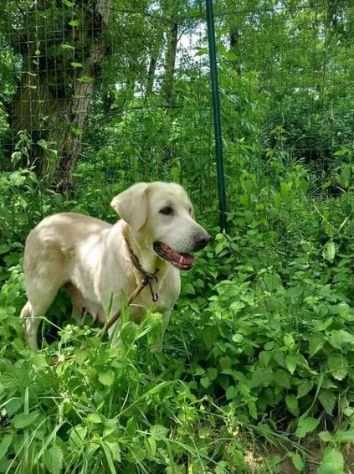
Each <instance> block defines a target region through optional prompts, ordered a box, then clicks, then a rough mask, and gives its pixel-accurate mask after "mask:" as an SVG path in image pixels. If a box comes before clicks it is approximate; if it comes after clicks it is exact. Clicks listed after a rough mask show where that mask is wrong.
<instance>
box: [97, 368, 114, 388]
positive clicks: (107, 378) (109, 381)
mask: <svg viewBox="0 0 354 474" xmlns="http://www.w3.org/2000/svg"><path fill="white" fill-rule="evenodd" d="M98 380H99V381H100V382H101V384H102V385H105V386H106V387H110V386H111V385H113V383H114V372H113V370H108V371H107V372H103V373H101V374H100V375H99V376H98Z"/></svg>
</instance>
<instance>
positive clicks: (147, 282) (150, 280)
mask: <svg viewBox="0 0 354 474" xmlns="http://www.w3.org/2000/svg"><path fill="white" fill-rule="evenodd" d="M124 240H125V243H126V244H127V248H128V251H129V256H130V260H131V261H132V263H133V265H134V267H135V268H136V269H137V270H138V272H139V273H141V275H142V276H143V279H142V281H141V287H142V288H141V289H143V288H145V287H146V286H148V287H149V289H150V293H151V299H152V301H153V302H154V303H156V302H157V301H158V300H159V293H158V291H155V290H154V284H157V283H158V278H157V273H158V272H159V269H158V268H157V269H156V270H155V271H154V273H150V272H147V271H146V270H144V268H143V266H142V265H141V263H140V260H139V258H138V257H137V256H136V255H135V253H134V252H133V249H132V248H131V246H130V243H129V241H128V239H127V238H126V237H124Z"/></svg>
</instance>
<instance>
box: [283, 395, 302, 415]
mask: <svg viewBox="0 0 354 474" xmlns="http://www.w3.org/2000/svg"><path fill="white" fill-rule="evenodd" d="M285 402H286V406H287V407H288V410H289V411H290V413H291V414H292V415H294V416H298V415H299V402H298V400H297V398H296V397H295V395H287V396H286V397H285Z"/></svg>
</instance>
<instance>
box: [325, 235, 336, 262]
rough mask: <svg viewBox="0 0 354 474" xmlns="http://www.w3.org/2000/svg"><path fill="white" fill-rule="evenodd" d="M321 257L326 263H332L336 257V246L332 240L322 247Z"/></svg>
mask: <svg viewBox="0 0 354 474" xmlns="http://www.w3.org/2000/svg"><path fill="white" fill-rule="evenodd" d="M322 256H323V258H324V259H325V260H327V261H328V262H333V260H334V258H335V256H336V245H335V243H334V242H333V241H332V240H331V241H329V242H327V243H326V244H325V246H324V247H323V251H322Z"/></svg>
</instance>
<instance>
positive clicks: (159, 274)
mask: <svg viewBox="0 0 354 474" xmlns="http://www.w3.org/2000/svg"><path fill="white" fill-rule="evenodd" d="M111 206H112V207H113V208H114V209H115V210H116V211H117V213H118V214H119V215H120V217H121V219H120V220H119V221H118V222H117V223H116V224H114V225H110V224H108V223H107V222H104V221H101V220H99V219H95V218H93V217H89V216H85V215H82V214H75V213H60V214H55V215H52V216H49V217H46V218H45V219H43V220H42V221H41V222H40V223H39V224H38V225H37V226H36V227H35V228H34V229H33V230H32V231H31V232H30V234H29V235H28V237H27V240H26V246H25V255H24V272H25V285H26V292H27V297H28V301H27V303H26V304H25V306H24V308H23V309H22V312H21V317H22V318H23V320H24V325H25V336H26V340H27V342H28V344H29V345H30V346H31V347H32V348H33V349H37V348H38V343H37V333H38V328H39V324H40V321H41V317H42V316H44V315H45V313H46V311H47V310H48V308H49V306H50V304H51V303H52V301H53V300H54V298H55V296H56V294H57V292H58V290H59V289H60V288H61V287H65V288H66V289H67V290H68V292H69V294H70V296H71V299H72V303H73V316H74V317H75V318H76V319H77V320H78V321H80V320H81V318H82V315H83V314H84V313H85V312H88V313H90V314H91V315H92V316H93V317H94V318H95V319H98V320H99V321H100V322H102V323H103V324H106V323H107V321H108V319H109V318H110V317H111V316H112V315H117V314H118V313H119V311H120V308H121V307H122V305H124V304H126V303H127V302H128V299H129V296H130V295H132V294H134V292H135V294H136V297H135V298H134V301H133V302H132V311H131V314H132V317H133V318H135V319H136V320H140V319H141V318H142V317H143V314H144V312H145V311H146V310H147V309H153V310H156V311H159V312H162V313H163V314H164V327H166V325H167V323H168V320H169V315H170V312H171V309H172V307H173V305H174V304H175V302H176V300H177V298H178V296H179V293H180V273H179V270H189V269H190V268H191V267H192V265H193V256H192V255H191V253H192V252H194V251H196V250H199V249H202V248H203V247H205V245H206V244H207V243H208V242H209V240H210V236H209V234H208V233H207V232H206V231H205V230H204V229H203V228H202V227H201V226H200V225H199V224H198V223H197V222H196V221H195V220H194V218H193V207H192V204H191V201H190V199H189V197H188V195H187V193H186V191H185V190H184V189H183V188H182V187H181V186H180V185H178V184H175V183H162V182H153V183H138V184H135V185H133V186H131V187H130V188H128V189H127V190H126V191H124V192H122V193H121V194H118V196H116V197H114V198H113V200H112V202H111ZM142 280H143V281H145V284H142V283H141V282H142Z"/></svg>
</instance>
